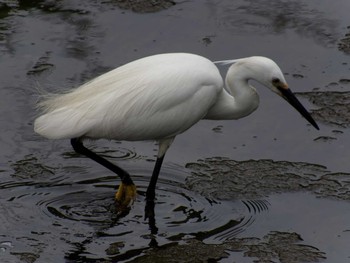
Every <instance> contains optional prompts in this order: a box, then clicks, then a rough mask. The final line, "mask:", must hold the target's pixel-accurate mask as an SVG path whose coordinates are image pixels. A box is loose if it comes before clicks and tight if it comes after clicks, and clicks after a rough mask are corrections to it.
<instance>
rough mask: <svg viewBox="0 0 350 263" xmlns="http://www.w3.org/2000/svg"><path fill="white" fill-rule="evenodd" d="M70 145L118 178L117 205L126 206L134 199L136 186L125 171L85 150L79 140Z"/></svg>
mask: <svg viewBox="0 0 350 263" xmlns="http://www.w3.org/2000/svg"><path fill="white" fill-rule="evenodd" d="M71 144H72V147H73V149H74V151H75V152H77V153H79V154H83V155H85V156H86V157H89V158H90V159H92V160H94V161H95V162H97V163H99V164H101V165H102V166H104V167H106V168H107V169H109V170H111V171H112V172H114V173H115V174H117V175H118V176H119V177H120V179H121V184H120V185H119V188H118V191H117V193H116V194H115V199H116V201H117V203H118V204H119V205H121V206H128V205H129V204H130V203H131V202H132V201H133V200H134V199H135V197H136V186H135V184H134V182H133V181H132V179H131V177H130V174H129V173H128V172H127V171H125V170H124V169H122V168H120V167H118V166H116V165H115V164H113V163H111V162H110V161H108V160H106V159H104V158H103V157H101V156H99V155H98V154H96V153H94V152H93V151H91V150H89V149H88V148H86V147H85V146H84V145H83V143H82V142H81V140H80V139H79V138H73V139H71Z"/></svg>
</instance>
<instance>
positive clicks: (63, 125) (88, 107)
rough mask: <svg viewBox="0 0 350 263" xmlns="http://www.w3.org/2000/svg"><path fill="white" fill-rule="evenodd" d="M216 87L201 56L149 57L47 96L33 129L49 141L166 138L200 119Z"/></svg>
mask: <svg viewBox="0 0 350 263" xmlns="http://www.w3.org/2000/svg"><path fill="white" fill-rule="evenodd" d="M222 86H223V83H222V78H221V76H220V74H219V71H218V69H217V68H216V66H215V65H214V64H213V63H212V62H210V61H209V60H207V59H205V58H203V57H200V56H196V55H189V54H166V55H156V56H151V57H147V58H143V59H140V60H136V61H134V62H131V63H129V64H126V65H124V66H121V67H119V68H116V69H114V70H112V71H110V72H107V73H105V74H103V75H101V76H100V77H97V78H95V79H93V80H92V81H90V82H88V83H86V84H84V85H82V86H80V87H79V88H77V89H75V90H73V91H71V92H69V93H66V94H61V95H55V96H52V97H49V98H47V99H46V100H44V101H43V102H41V103H40V105H39V106H41V107H42V109H43V112H44V114H43V115H42V116H40V117H39V118H37V119H36V120H35V124H34V129H35V131H36V132H37V133H39V134H41V135H43V136H45V137H47V138H51V139H63V138H73V137H89V138H109V139H119V140H146V139H160V138H166V137H171V136H175V135H176V134H178V133H180V132H183V131H184V130H186V129H188V128H189V127H190V126H192V125H193V124H194V123H195V122H197V121H198V120H200V119H201V118H203V117H204V116H205V114H206V113H207V111H208V109H209V108H210V107H211V105H213V104H214V102H215V100H216V96H217V94H218V93H219V91H220V89H222Z"/></svg>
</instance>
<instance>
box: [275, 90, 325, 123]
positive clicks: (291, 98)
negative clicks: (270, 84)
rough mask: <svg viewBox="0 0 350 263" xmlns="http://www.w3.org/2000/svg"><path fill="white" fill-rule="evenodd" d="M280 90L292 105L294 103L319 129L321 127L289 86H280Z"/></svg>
mask: <svg viewBox="0 0 350 263" xmlns="http://www.w3.org/2000/svg"><path fill="white" fill-rule="evenodd" d="M278 90H279V91H280V92H281V93H282V97H283V98H284V99H285V100H286V101H288V102H289V104H290V105H292V106H293V107H294V108H295V109H296V110H297V111H299V113H300V114H301V115H302V116H303V117H304V118H305V119H306V120H307V121H308V122H309V123H310V124H311V125H312V126H314V127H315V128H316V129H317V130H319V129H320V128H319V127H318V125H317V123H316V122H315V120H314V119H313V118H312V117H311V115H310V113H309V112H308V111H307V110H306V109H305V108H304V106H303V105H302V104H301V103H300V101H299V100H298V99H297V97H295V95H294V94H293V92H292V91H291V90H290V89H289V88H285V87H283V88H278Z"/></svg>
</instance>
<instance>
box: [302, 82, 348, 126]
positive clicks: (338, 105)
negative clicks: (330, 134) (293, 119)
mask: <svg viewBox="0 0 350 263" xmlns="http://www.w3.org/2000/svg"><path fill="white" fill-rule="evenodd" d="M349 83H350V79H341V80H339V82H338V83H335V84H334V83H333V84H332V86H334V85H336V86H341V85H342V86H349ZM298 95H300V96H301V97H305V98H307V99H308V100H309V101H310V102H311V103H312V104H314V105H315V106H316V107H315V109H313V110H312V116H313V117H314V118H315V120H317V121H320V122H322V123H325V124H327V125H331V126H333V127H335V128H336V127H338V128H348V127H349V125H350V92H348V91H320V92H317V91H315V92H307V93H301V94H298Z"/></svg>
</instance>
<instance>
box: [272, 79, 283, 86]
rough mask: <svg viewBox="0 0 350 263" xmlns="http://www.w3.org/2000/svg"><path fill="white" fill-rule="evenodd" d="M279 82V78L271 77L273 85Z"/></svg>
mask: <svg viewBox="0 0 350 263" xmlns="http://www.w3.org/2000/svg"><path fill="white" fill-rule="evenodd" d="M280 82H281V81H280V79H279V78H273V79H272V83H273V84H275V85H277V84H278V83H280Z"/></svg>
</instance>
